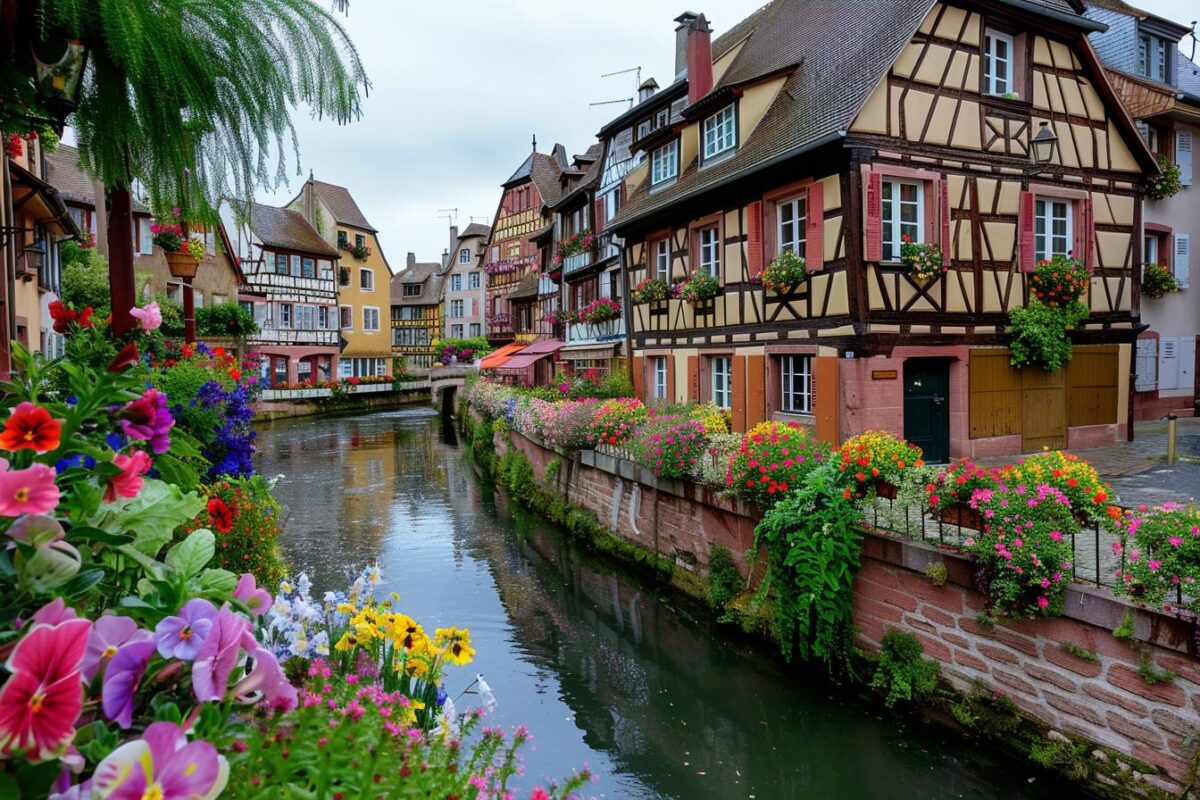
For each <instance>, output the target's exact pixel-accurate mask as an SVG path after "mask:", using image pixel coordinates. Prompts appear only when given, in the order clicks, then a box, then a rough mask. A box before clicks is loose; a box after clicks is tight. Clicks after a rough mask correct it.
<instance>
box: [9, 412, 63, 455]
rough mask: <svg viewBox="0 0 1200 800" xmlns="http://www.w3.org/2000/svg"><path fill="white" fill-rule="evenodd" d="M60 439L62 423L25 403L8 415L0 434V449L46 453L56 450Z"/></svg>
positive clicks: (47, 413)
mask: <svg viewBox="0 0 1200 800" xmlns="http://www.w3.org/2000/svg"><path fill="white" fill-rule="evenodd" d="M61 437H62V422H60V421H59V420H56V419H54V418H53V417H51V416H50V412H49V411H47V410H46V409H44V408H42V407H41V406H36V405H34V404H33V403H30V402H25V403H21V404H20V405H18V406H17V407H16V408H14V409H13V410H12V413H11V414H9V416H8V420H7V421H6V422H5V423H4V430H3V431H2V432H0V447H3V448H4V449H5V450H14V451H15V450H32V451H34V452H35V453H47V452H49V451H51V450H57V449H58V445H59V443H60V441H61Z"/></svg>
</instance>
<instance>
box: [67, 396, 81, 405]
mask: <svg viewBox="0 0 1200 800" xmlns="http://www.w3.org/2000/svg"><path fill="white" fill-rule="evenodd" d="M78 404H79V398H78V397H76V396H75V395H71V396H70V397H68V398H67V405H69V406H70V407H71V408H74V407H75V406H76V405H78Z"/></svg>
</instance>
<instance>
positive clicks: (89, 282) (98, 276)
mask: <svg viewBox="0 0 1200 800" xmlns="http://www.w3.org/2000/svg"><path fill="white" fill-rule="evenodd" d="M61 253H62V295H61V298H60V299H61V300H62V301H63V303H66V304H67V305H71V306H74V307H75V308H77V309H84V308H87V307H88V306H91V307H92V308H94V309H96V316H97V317H100V318H101V319H103V318H104V317H106V316H108V311H109V305H110V302H111V301H110V297H111V292H110V291H109V288H108V262H107V261H105V260H104V259H103V258H101V257H100V254H99V253H97V252H96V249H95V248H94V247H80V246H79V245H78V244H76V243H75V242H63V243H62V250H61Z"/></svg>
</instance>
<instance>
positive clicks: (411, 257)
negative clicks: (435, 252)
mask: <svg viewBox="0 0 1200 800" xmlns="http://www.w3.org/2000/svg"><path fill="white" fill-rule="evenodd" d="M416 265H417V254H416V253H409V254H408V260H407V261H405V266H406V267H407V268H408V269H412V268H413V267H415V266H416Z"/></svg>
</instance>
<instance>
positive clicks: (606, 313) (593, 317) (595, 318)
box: [579, 297, 621, 325]
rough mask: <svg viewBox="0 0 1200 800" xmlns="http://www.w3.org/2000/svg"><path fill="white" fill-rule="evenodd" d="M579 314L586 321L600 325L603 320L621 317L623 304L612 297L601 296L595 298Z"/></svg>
mask: <svg viewBox="0 0 1200 800" xmlns="http://www.w3.org/2000/svg"><path fill="white" fill-rule="evenodd" d="M579 316H580V318H581V319H583V320H584V321H586V322H590V323H592V324H593V325H599V324H600V323H602V322H608V321H609V320H613V319H617V318H618V317H620V316H621V306H620V304H619V303H617V301H616V300H613V299H612V298H609V297H601V298H600V299H599V300H593V301H592V302H591V303H589V304H588V306H587V308H585V309H583V311H582V312H580V314H579Z"/></svg>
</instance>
